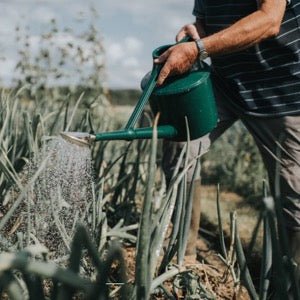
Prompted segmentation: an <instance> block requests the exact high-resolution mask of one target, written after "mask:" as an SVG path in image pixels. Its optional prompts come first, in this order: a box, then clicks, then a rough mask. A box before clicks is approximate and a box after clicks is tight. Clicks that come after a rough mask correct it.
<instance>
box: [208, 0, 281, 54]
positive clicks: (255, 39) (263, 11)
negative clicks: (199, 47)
mask: <svg viewBox="0 0 300 300" xmlns="http://www.w3.org/2000/svg"><path fill="white" fill-rule="evenodd" d="M271 5H273V7H270V6H271ZM285 6H286V2H285V0H274V1H263V3H262V5H261V7H260V9H259V10H257V11H256V12H254V13H252V14H251V15H249V16H247V17H245V18H243V19H241V20H239V21H238V22H236V23H235V24H233V25H232V26H230V27H228V28H227V29H224V30H222V31H220V32H218V33H215V34H213V35H210V36H207V37H205V38H204V39H203V43H204V45H205V48H206V50H207V52H208V53H209V55H210V56H214V55H217V54H221V53H227V52H235V51H239V50H242V49H245V48H247V47H250V46H253V45H255V44H257V43H259V42H261V41H263V40H264V39H267V38H270V37H273V36H275V35H277V34H278V32H279V30H280V25H281V21H282V18H283V15H284V11H285ZM274 7H275V8H274Z"/></svg>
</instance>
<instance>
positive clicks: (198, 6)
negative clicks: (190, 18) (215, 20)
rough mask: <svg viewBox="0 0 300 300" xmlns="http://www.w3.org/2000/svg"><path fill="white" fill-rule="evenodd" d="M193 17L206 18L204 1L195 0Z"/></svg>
mask: <svg viewBox="0 0 300 300" xmlns="http://www.w3.org/2000/svg"><path fill="white" fill-rule="evenodd" d="M193 15H194V16H195V17H196V18H199V19H203V18H204V16H205V11H204V3H203V0H195V2H194V9H193Z"/></svg>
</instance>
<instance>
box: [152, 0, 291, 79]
mask: <svg viewBox="0 0 300 300" xmlns="http://www.w3.org/2000/svg"><path fill="white" fill-rule="evenodd" d="M285 8H286V0H262V1H261V6H260V8H259V9H258V10H257V11H255V12H254V13H252V14H250V15H248V16H246V17H244V18H242V19H241V20H239V21H237V22H236V23H235V24H233V25H231V26H230V27H228V28H226V29H224V30H222V31H220V32H217V33H215V34H213V35H210V36H207V37H205V38H203V39H202V41H203V43H204V46H205V49H206V51H207V52H208V54H209V55H210V56H214V55H217V54H222V53H228V52H235V51H239V50H242V49H245V48H247V47H250V46H253V45H255V44H257V43H259V42H261V41H263V40H265V39H267V38H270V37H273V36H276V35H277V34H278V33H279V30H280V25H281V22H282V18H283V15H284V12H285ZM197 56H198V50H197V47H196V44H195V43H194V42H188V43H183V44H179V45H175V46H173V47H171V48H170V49H168V50H167V51H166V52H165V53H163V54H162V55H161V56H160V57H159V58H158V59H156V60H155V62H156V63H165V64H164V66H163V68H162V70H161V72H160V75H159V77H158V80H157V83H158V85H161V84H162V83H163V82H164V80H165V79H166V78H167V77H168V76H170V75H175V74H182V73H184V72H186V71H188V70H189V69H190V68H191V66H192V65H193V63H194V62H195V61H196V59H197Z"/></svg>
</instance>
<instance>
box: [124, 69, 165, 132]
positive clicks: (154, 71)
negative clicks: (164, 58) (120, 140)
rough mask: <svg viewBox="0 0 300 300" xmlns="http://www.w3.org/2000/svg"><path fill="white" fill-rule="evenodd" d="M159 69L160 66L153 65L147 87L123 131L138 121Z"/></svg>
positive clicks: (154, 84) (153, 86)
mask: <svg viewBox="0 0 300 300" xmlns="http://www.w3.org/2000/svg"><path fill="white" fill-rule="evenodd" d="M161 67H162V66H161V65H158V64H154V65H153V68H152V71H151V75H150V78H149V81H148V82H147V85H146V87H145V89H144V91H143V94H142V96H141V98H140V99H139V101H138V103H137V105H136V106H135V108H134V111H133V112H132V114H131V116H130V118H129V120H128V122H127V124H126V126H125V128H124V129H130V128H133V127H134V125H135V124H136V122H137V120H138V119H139V117H140V115H141V113H142V112H143V110H144V107H145V105H146V104H147V102H148V99H149V97H150V96H151V94H152V92H153V90H154V88H155V86H156V81H157V77H158V74H159V72H160V70H161Z"/></svg>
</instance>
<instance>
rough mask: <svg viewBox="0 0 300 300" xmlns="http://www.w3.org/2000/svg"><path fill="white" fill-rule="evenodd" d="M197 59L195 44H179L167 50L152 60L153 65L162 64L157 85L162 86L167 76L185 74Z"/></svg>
mask: <svg viewBox="0 0 300 300" xmlns="http://www.w3.org/2000/svg"><path fill="white" fill-rule="evenodd" d="M197 57H198V49H197V46H196V44H195V42H188V43H181V44H177V45H174V46H172V47H171V48H169V49H168V50H167V51H165V52H164V53H163V54H162V55H161V56H159V57H158V58H156V59H155V60H154V63H157V64H162V63H164V66H163V67H162V69H161V71H160V73H159V76H158V79H157V85H162V84H163V83H164V81H165V79H166V78H167V77H169V76H172V75H177V74H183V73H185V72H187V71H188V70H189V69H190V68H191V67H192V66H193V64H194V62H195V61H196V59H197Z"/></svg>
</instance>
